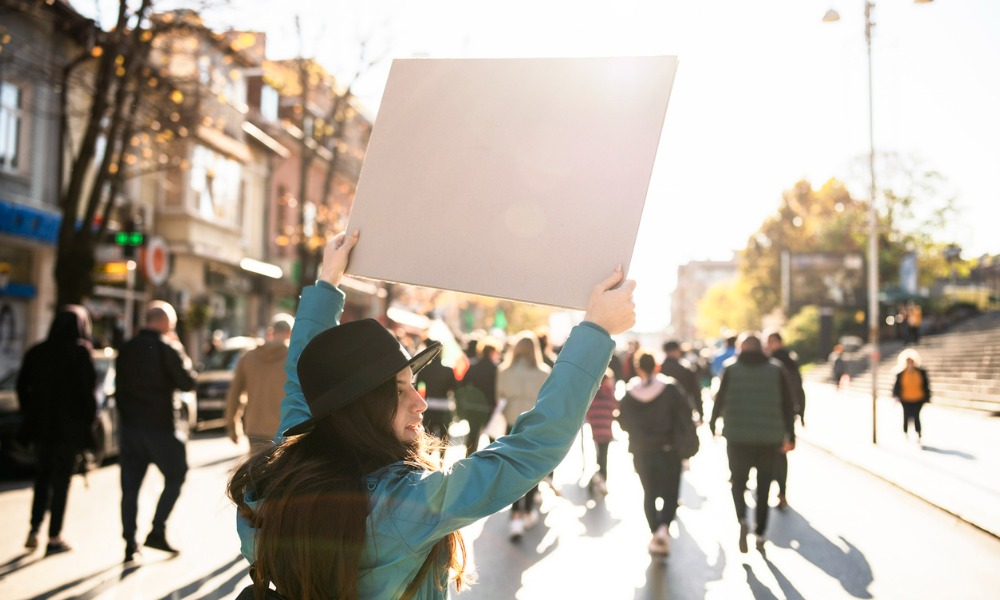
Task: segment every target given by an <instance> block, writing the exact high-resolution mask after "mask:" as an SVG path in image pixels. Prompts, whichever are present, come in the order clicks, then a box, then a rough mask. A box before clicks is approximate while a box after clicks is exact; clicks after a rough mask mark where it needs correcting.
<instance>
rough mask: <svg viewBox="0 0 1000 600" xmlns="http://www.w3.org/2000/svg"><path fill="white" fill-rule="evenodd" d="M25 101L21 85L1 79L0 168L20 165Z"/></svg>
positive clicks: (10, 168) (14, 167) (15, 167)
mask: <svg viewBox="0 0 1000 600" xmlns="http://www.w3.org/2000/svg"><path fill="white" fill-rule="evenodd" d="M23 102H24V98H23V92H22V90H21V88H20V87H18V86H16V85H14V84H13V83H10V82H8V81H0V169H9V170H14V169H17V168H18V167H20V158H21V157H20V154H21V153H20V149H21V131H22V128H23V120H24V112H23V106H22V104H23Z"/></svg>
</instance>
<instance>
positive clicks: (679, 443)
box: [670, 390, 701, 458]
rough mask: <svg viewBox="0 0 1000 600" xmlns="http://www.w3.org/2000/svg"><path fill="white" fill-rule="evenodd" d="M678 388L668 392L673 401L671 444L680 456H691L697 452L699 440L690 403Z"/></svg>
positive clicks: (699, 444)
mask: <svg viewBox="0 0 1000 600" xmlns="http://www.w3.org/2000/svg"><path fill="white" fill-rule="evenodd" d="M685 396H686V394H684V393H683V392H681V391H680V390H676V392H675V393H673V394H670V398H671V401H672V402H673V403H674V411H673V413H674V417H675V418H674V423H673V430H674V441H673V444H671V446H672V447H673V449H674V450H675V451H676V452H677V455H678V456H680V457H681V458H691V457H692V456H694V455H695V454H697V453H698V450H699V449H700V448H701V442H700V441H699V440H698V430H697V429H696V427H695V424H694V420H693V419H692V418H691V410H692V409H691V404H690V403H689V402H688V399H687V398H686V397H685Z"/></svg>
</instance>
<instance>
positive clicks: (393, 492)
mask: <svg viewBox="0 0 1000 600" xmlns="http://www.w3.org/2000/svg"><path fill="white" fill-rule="evenodd" d="M343 307H344V294H343V293H342V292H341V291H340V290H338V289H336V288H334V287H333V286H329V285H327V284H325V283H323V282H320V283H319V284H318V285H317V286H315V287H308V288H306V289H305V290H303V293H302V300H301V302H300V303H299V310H298V314H296V316H295V327H294V328H293V330H292V339H291V342H290V345H289V352H288V360H287V363H286V367H285V370H286V372H287V374H288V381H287V382H286V383H285V399H284V400H283V401H282V403H281V426H280V427H279V429H278V431H279V432H280V431H285V430H286V429H287V428H289V427H291V426H293V425H295V424H297V423H301V422H302V421H304V420H306V419H308V418H309V416H310V413H309V407H308V405H307V404H306V401H305V398H304V396H303V395H302V390H301V388H300V386H299V379H298V374H297V373H296V369H295V365H296V363H297V361H298V358H299V355H301V353H302V349H303V348H304V347H305V345H306V344H307V343H308V342H309V340H311V339H312V338H313V336H315V335H316V334H318V333H320V332H321V331H324V330H326V329H329V328H330V327H335V326H337V325H338V322H339V319H340V314H341V312H342V311H343ZM613 349H614V342H613V341H612V340H611V337H610V336H609V335H608V334H607V332H605V331H604V330H603V329H601V328H600V327H598V326H596V325H594V324H592V323H586V322H585V323H583V324H581V325H578V326H577V327H575V328H574V329H573V332H572V334H571V335H570V337H569V339H568V340H567V341H566V344H565V346H564V347H563V350H562V351H561V352H560V353H559V359H558V360H557V361H556V364H555V366H554V367H553V369H552V374H551V375H550V376H549V378H548V379H547V380H546V382H545V385H543V386H542V389H541V391H540V392H539V394H538V402H537V403H536V404H535V407H534V408H533V409H532V410H530V411H528V412H526V413H524V414H522V415H521V416H520V417H519V418H518V419H517V421H516V422H515V423H514V426H513V428H512V430H511V433H510V435H507V436H504V437H502V438H500V439H499V440H497V441H496V442H494V443H492V444H490V445H489V446H488V447H486V448H483V449H482V450H480V451H479V452H476V453H474V454H472V455H471V456H469V457H467V458H464V459H462V460H459V461H457V462H456V463H455V464H453V465H452V466H451V467H450V468H448V469H445V470H441V471H433V472H432V471H419V470H414V469H413V468H410V467H407V466H405V465H403V464H402V463H395V464H392V465H388V466H386V467H383V468H382V469H379V470H378V471H375V472H374V473H371V474H369V475H368V476H367V477H366V482H367V486H368V490H369V491H370V494H371V495H370V502H371V517H370V518H369V519H368V522H367V532H366V533H367V535H366V539H365V549H364V552H363V555H362V557H361V569H360V579H359V581H358V588H359V596H360V597H361V598H363V599H367V598H398V597H400V596H401V595H402V593H403V591H404V590H405V589H406V587H407V586H408V585H409V584H410V582H411V581H412V580H413V578H414V577H415V576H416V574H417V571H418V570H419V569H420V566H421V565H422V564H423V562H424V559H425V558H426V557H427V554H428V552H430V550H431V548H432V547H433V546H434V544H435V543H437V542H438V541H439V540H440V539H442V538H443V537H444V536H446V535H448V534H449V533H452V532H454V531H457V530H459V529H461V528H463V527H465V526H467V525H470V524H472V523H474V522H475V521H477V520H479V519H481V518H483V517H487V516H489V515H491V514H493V513H496V512H498V511H500V510H502V509H503V508H504V507H506V506H508V505H510V504H511V503H513V502H514V501H515V500H517V499H518V498H520V497H521V496H523V495H524V494H525V493H527V492H528V490H530V489H531V488H532V487H534V486H535V485H536V484H537V483H538V482H539V481H540V480H541V479H542V478H543V477H544V476H545V475H547V474H548V473H550V472H551V471H552V470H553V469H554V468H555V467H556V466H557V465H558V464H559V463H560V462H562V460H563V458H564V457H565V456H566V454H567V452H569V449H570V446H571V445H572V443H573V440H574V439H575V438H576V434H577V433H578V432H579V430H580V427H581V426H582V425H583V419H584V416H585V415H586V413H587V408H588V407H589V406H590V402H591V400H593V398H594V394H595V393H596V392H597V388H598V386H599V385H600V382H601V378H602V377H603V376H604V371H605V369H607V367H608V362H609V361H610V359H611V352H612V350H613ZM275 441H276V442H280V441H281V438H280V434H279V437H278V438H276V440H275ZM247 500H248V501H251V502H250V503H251V505H252V504H253V502H261V501H265V502H266V501H267V499H266V498H263V499H258V498H255V497H254V496H253V492H252V491H248V492H247ZM237 531H238V532H239V536H240V542H241V551H242V553H243V556H244V557H246V559H247V560H248V561H250V562H253V558H254V531H253V529H252V527H251V526H250V524H249V522H247V521H246V520H245V519H242V518H238V519H237ZM439 581H440V579H438V578H436V577H428V578H426V579H425V580H424V581H423V582H422V583H421V586H420V589H419V591H418V593H417V594H416V598H418V599H440V598H446V597H447V591H442V590H439V589H438V587H437V585H436V584H437V582H439Z"/></svg>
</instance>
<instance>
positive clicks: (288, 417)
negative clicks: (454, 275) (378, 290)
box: [228, 232, 635, 599]
mask: <svg viewBox="0 0 1000 600" xmlns="http://www.w3.org/2000/svg"><path fill="white" fill-rule="evenodd" d="M358 239H359V236H358V233H357V232H353V233H352V234H351V235H350V236H349V237H346V238H345V237H344V236H343V235H341V236H338V237H336V238H334V239H333V240H332V241H331V242H330V243H329V244H328V245H327V248H326V250H325V254H324V260H323V266H322V270H321V273H320V278H319V280H318V281H317V282H316V285H315V286H310V287H307V288H306V289H304V290H303V293H302V298H301V302H300V304H299V310H298V313H297V315H296V320H295V327H294V329H293V331H292V340H291V344H290V348H289V355H288V361H287V363H286V367H287V373H288V381H287V383H286V384H285V394H286V396H285V399H284V400H283V402H282V408H281V426H280V428H279V431H281V432H283V433H282V434H279V436H278V437H277V438H276V439H275V442H276V443H275V445H274V446H272V447H271V448H267V449H264V450H262V451H260V452H258V453H256V454H254V455H252V456H251V457H250V458H249V459H248V460H247V462H245V463H244V464H242V465H241V466H239V467H238V468H237V469H236V471H235V472H234V473H233V476H232V477H231V479H230V482H229V489H228V494H229V497H230V498H231V499H232V501H233V502H234V503H235V504H236V506H237V531H238V533H239V536H240V541H241V545H242V547H241V551H242V553H243V555H244V556H245V557H246V558H247V560H248V561H250V562H251V564H252V567H251V574H252V577H253V581H254V584H253V586H252V589H251V588H248V589H247V590H244V593H248V592H249V593H252V594H254V595H255V596H256V597H257V598H264V597H265V594H266V591H267V589H268V587H269V585H272V584H273V586H274V588H275V590H276V591H277V593H279V594H281V595H282V596H284V597H285V598H296V599H319V598H338V599H355V598H358V599H362V598H408V599H409V598H437V599H440V598H446V597H447V595H448V586H449V584H450V583H452V582H454V584H455V586H456V588H460V587H461V586H462V584H463V583H465V582H466V581H465V580H466V573H465V548H464V544H463V541H462V537H461V534H460V533H459V530H460V529H461V528H463V527H465V526H466V525H469V524H471V523H473V522H475V521H477V520H479V519H481V518H483V517H486V516H489V515H491V514H493V513H495V512H498V511H500V510H501V509H503V508H504V507H505V506H507V505H509V504H511V503H512V502H514V500H516V499H518V498H520V497H521V496H523V495H524V494H525V493H526V492H527V491H528V490H529V489H531V488H532V487H533V486H535V485H536V484H537V483H538V482H539V481H540V480H541V479H542V478H543V477H544V476H545V475H546V474H548V473H549V472H550V471H552V469H554V468H555V467H556V465H558V464H559V463H560V462H561V461H562V459H563V458H564V457H565V455H566V453H567V452H568V451H569V449H570V447H571V446H572V444H573V441H574V439H575V437H576V434H577V432H578V431H579V430H580V427H581V425H582V423H583V419H584V415H585V414H586V412H587V407H588V406H589V404H590V402H591V400H592V399H593V397H594V393H595V392H596V390H597V386H598V385H599V383H600V380H601V377H602V375H603V373H604V370H605V368H606V367H607V364H608V360H609V359H610V357H611V352H612V350H613V349H614V342H613V341H612V340H611V337H610V334H615V333H621V332H624V331H626V330H628V329H629V328H630V327H631V326H632V325H633V324H634V322H635V305H634V303H633V302H632V292H633V290H634V288H635V282H633V281H624V282H623V274H622V271H621V268H620V266H619V267H618V268H616V269H615V271H614V273H613V274H612V275H611V276H609V277H608V278H607V279H605V280H604V281H602V282H601V283H599V284H597V285H596V286H595V287H594V288H593V291H592V293H591V296H590V299H589V302H588V307H587V311H586V314H585V317H584V322H583V323H581V324H580V325H578V326H576V327H575V328H574V330H573V332H572V333H571V335H570V337H569V339H568V340H567V341H566V345H565V347H564V349H563V351H562V353H560V355H559V360H558V361H557V362H556V365H555V366H554V367H553V369H552V374H551V375H550V376H549V378H548V380H547V381H546V382H545V384H544V385H543V386H542V389H541V391H540V392H539V394H538V401H537V402H536V404H535V406H534V408H532V409H531V410H529V411H527V412H525V413H524V414H522V415H521V416H520V417H518V419H517V421H516V422H515V423H514V425H513V427H512V428H511V432H510V434H509V435H507V436H504V437H502V438H500V439H498V440H497V441H496V442H494V443H492V444H490V445H489V446H488V447H486V448H484V449H482V450H480V451H479V452H474V453H473V454H471V455H470V456H468V457H466V458H464V459H462V460H459V461H457V462H456V463H455V464H454V465H452V466H451V467H450V468H447V469H445V468H442V467H441V465H440V463H439V461H437V460H436V453H435V452H434V451H433V444H434V441H433V440H434V438H433V437H432V436H430V435H428V434H426V433H425V432H424V430H423V427H422V425H421V421H422V414H423V412H424V411H425V410H426V409H427V404H426V402H425V401H424V400H423V398H421V397H420V394H419V393H417V391H416V389H415V388H414V387H413V383H412V382H413V378H414V372H415V371H417V370H419V369H420V368H421V367H422V366H424V365H425V364H426V363H427V362H428V361H429V360H430V358H431V357H433V356H434V355H435V354H436V353H437V352H439V351H440V346H439V345H435V344H432V345H430V346H429V347H428V348H427V349H425V350H424V351H423V352H421V353H419V354H417V355H416V356H414V357H412V358H411V357H410V356H409V355H408V354H406V353H405V351H404V350H403V349H402V348H401V347H400V346H399V344H398V343H397V342H396V341H395V339H394V338H393V337H392V336H391V334H389V333H388V332H386V331H385V329H384V328H382V327H381V326H380V325H379V324H378V323H377V322H376V321H374V320H371V319H365V320H362V321H355V322H351V323H345V324H343V325H340V324H339V319H340V314H341V312H342V310H343V305H344V295H343V293H342V292H341V291H340V290H339V289H338V288H337V287H336V286H337V284H338V283H339V282H340V279H341V277H342V275H343V273H344V271H345V269H346V267H347V261H348V257H349V255H350V251H351V249H352V248H353V247H354V245H355V244H356V243H357V241H358ZM619 284H621V285H620V286H619Z"/></svg>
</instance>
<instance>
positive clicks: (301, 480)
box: [228, 378, 466, 600]
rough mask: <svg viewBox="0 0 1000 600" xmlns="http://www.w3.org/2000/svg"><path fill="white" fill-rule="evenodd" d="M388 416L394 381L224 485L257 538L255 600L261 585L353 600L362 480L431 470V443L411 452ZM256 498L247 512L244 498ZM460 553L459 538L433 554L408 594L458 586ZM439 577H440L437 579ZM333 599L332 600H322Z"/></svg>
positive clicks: (310, 599)
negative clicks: (431, 582)
mask: <svg viewBox="0 0 1000 600" xmlns="http://www.w3.org/2000/svg"><path fill="white" fill-rule="evenodd" d="M396 408H397V399H396V381H395V378H393V379H390V380H388V381H386V382H385V383H384V384H382V385H380V386H379V387H377V388H376V389H375V390H373V391H372V392H370V393H369V394H367V395H365V396H364V397H362V398H359V399H358V400H356V401H354V402H352V403H351V404H349V405H348V406H346V407H344V408H342V409H340V410H338V411H336V412H335V413H334V414H333V415H331V416H330V417H329V418H327V419H324V420H322V421H320V422H319V423H318V424H317V426H316V428H315V429H314V430H313V431H311V432H309V433H306V434H303V435H300V436H295V437H291V438H288V439H286V440H285V441H284V442H283V443H281V444H278V445H275V446H272V447H269V448H267V449H265V450H261V451H259V452H257V453H255V454H253V455H251V456H250V458H248V459H247V460H246V462H244V463H243V464H241V465H240V466H239V467H237V469H236V471H235V472H234V473H233V475H232V477H231V478H230V480H229V489H228V494H229V498H230V499H231V500H232V501H233V502H234V503H235V504H236V508H237V510H238V511H239V513H240V515H242V516H243V517H244V518H246V519H247V520H249V521H250V523H251V524H252V525H253V527H254V528H255V529H256V540H255V541H256V544H255V547H256V556H255V557H254V563H253V571H254V588H255V590H254V592H255V596H256V597H257V598H263V597H264V590H265V588H266V587H267V585H268V582H273V583H274V585H275V588H276V589H277V591H278V593H279V594H282V595H284V596H285V597H287V598H297V599H300V600H320V599H323V600H325V599H327V598H331V597H333V598H337V599H344V600H355V599H357V598H358V576H359V565H360V562H361V553H362V551H363V549H364V543H365V521H366V520H367V519H368V518H369V511H370V506H369V498H368V491H367V489H366V486H365V482H364V478H365V476H366V475H368V474H369V473H372V472H373V471H376V470H377V469H380V468H381V467H384V466H386V465H390V464H392V463H395V462H399V461H405V462H406V463H407V464H409V465H411V466H412V467H413V468H414V469H424V470H437V469H438V468H439V465H438V464H437V463H435V462H433V459H432V458H431V457H432V456H433V457H436V456H437V455H438V453H437V452H434V451H433V446H434V445H435V444H438V445H439V444H440V441H439V440H437V439H436V438H434V437H432V436H429V435H425V436H423V439H420V440H418V441H417V442H416V443H415V444H412V445H407V444H404V443H403V442H401V441H399V439H398V438H396V435H395V434H394V433H393V430H392V419H393V417H394V416H395V413H396ZM247 491H250V492H251V494H252V496H253V497H255V498H257V499H259V500H260V502H259V503H258V504H257V506H256V508H255V509H251V508H250V507H249V506H248V505H247V503H246V498H245V496H246V492H247ZM465 563H466V554H465V544H464V542H463V540H462V536H461V534H460V533H459V532H453V533H450V534H448V535H447V536H445V537H444V538H443V539H441V540H440V541H439V542H438V543H436V544H435V545H434V547H433V548H432V550H431V552H430V554H429V555H428V557H427V559H426V560H425V562H424V564H423V566H422V567H421V568H420V572H419V573H418V575H417V577H416V579H414V581H413V582H411V584H410V586H409V587H408V588H407V595H408V596H409V595H412V594H413V592H415V591H416V589H417V587H418V586H419V585H420V583H421V582H422V581H423V579H424V578H425V577H427V576H431V577H434V579H435V582H436V583H437V584H438V585H442V584H441V582H442V581H455V585H456V587H457V588H459V589H461V586H462V584H463V583H465V582H466V574H465ZM445 575H446V577H445ZM331 595H332V596H331Z"/></svg>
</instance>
